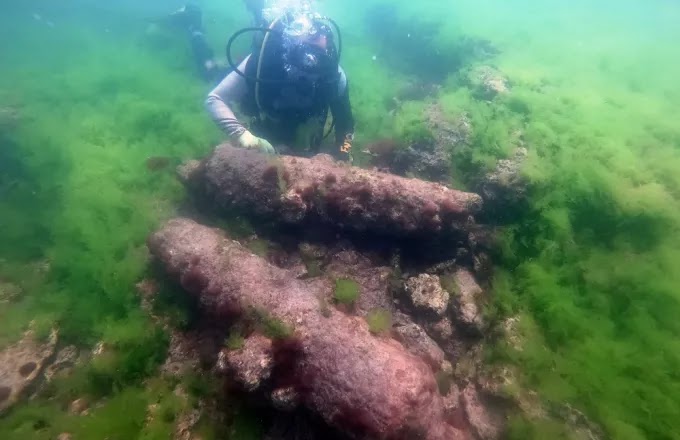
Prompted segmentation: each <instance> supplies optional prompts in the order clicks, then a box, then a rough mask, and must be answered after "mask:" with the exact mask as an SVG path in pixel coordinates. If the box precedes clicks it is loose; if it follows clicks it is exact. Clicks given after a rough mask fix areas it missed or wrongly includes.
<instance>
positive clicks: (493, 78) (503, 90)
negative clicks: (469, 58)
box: [468, 66, 510, 99]
mask: <svg viewBox="0 0 680 440" xmlns="http://www.w3.org/2000/svg"><path fill="white" fill-rule="evenodd" d="M468 80H469V82H470V85H471V86H472V89H473V90H474V92H475V93H476V94H477V95H478V96H479V97H481V98H483V99H493V98H495V97H496V96H498V95H504V94H507V93H509V92H510V85H509V84H508V79H507V78H506V77H505V76H504V75H503V74H502V73H501V72H499V71H498V70H497V69H494V68H493V67H491V66H479V67H476V68H474V69H472V70H471V71H470V73H469V74H468Z"/></svg>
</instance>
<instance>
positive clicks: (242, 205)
mask: <svg viewBox="0 0 680 440" xmlns="http://www.w3.org/2000/svg"><path fill="white" fill-rule="evenodd" d="M180 175H182V176H183V178H184V180H185V182H187V183H188V184H189V185H190V186H191V187H192V188H194V189H195V190H196V191H198V192H199V193H201V194H203V195H205V196H207V197H208V198H209V199H210V200H211V201H212V202H214V203H215V204H216V205H218V206H219V207H221V208H224V209H226V210H234V209H241V210H246V211H248V212H250V213H253V214H255V215H258V216H268V217H272V218H275V219H279V220H282V221H284V222H286V223H292V224H308V223H311V224H314V223H316V224H327V225H332V226H336V227H339V228H341V229H347V230H352V231H361V232H372V233H380V234H385V235H389V236H395V237H405V236H420V235H422V236H428V237H430V236H433V235H437V234H447V233H465V232H466V231H467V230H468V225H469V224H470V223H471V221H472V217H473V215H474V214H475V213H476V212H478V211H479V209H480V208H481V197H479V196H478V195H477V194H472V193H466V192H462V191H457V190H453V189H450V188H448V187H446V186H444V185H441V184H437V183H432V182H426V181H423V180H418V179H408V178H404V177H399V176H395V175H392V174H387V173H381V172H378V171H372V170H364V169H361V168H357V167H351V166H348V165H347V164H344V163H340V162H336V161H334V160H333V159H332V158H331V157H330V156H328V155H324V154H321V155H317V156H315V157H313V158H311V159H307V158H299V157H289V156H278V157H269V156H264V155H262V154H260V153H258V152H255V151H249V150H245V149H242V148H237V147H234V146H232V145H230V144H224V145H221V146H219V147H217V148H216V149H215V151H214V152H213V153H212V155H211V156H209V157H208V158H207V159H205V160H203V161H202V162H200V163H199V162H194V163H193V164H188V165H185V166H184V167H183V168H181V170H180Z"/></svg>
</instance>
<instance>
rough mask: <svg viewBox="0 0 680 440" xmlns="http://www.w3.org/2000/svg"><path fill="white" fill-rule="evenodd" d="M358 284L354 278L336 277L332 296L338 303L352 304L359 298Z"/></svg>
mask: <svg viewBox="0 0 680 440" xmlns="http://www.w3.org/2000/svg"><path fill="white" fill-rule="evenodd" d="M359 293H360V292H359V284H358V283H357V282H356V281H354V280H349V279H344V278H338V279H337V280H335V290H334V291H333V297H334V298H335V300H336V301H337V302H338V303H339V304H343V305H345V306H351V305H353V304H354V303H355V302H356V300H357V299H358V298H359Z"/></svg>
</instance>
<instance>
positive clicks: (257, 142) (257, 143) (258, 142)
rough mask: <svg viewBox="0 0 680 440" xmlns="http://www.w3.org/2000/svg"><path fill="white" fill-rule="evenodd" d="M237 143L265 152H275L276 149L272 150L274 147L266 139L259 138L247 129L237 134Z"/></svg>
mask: <svg viewBox="0 0 680 440" xmlns="http://www.w3.org/2000/svg"><path fill="white" fill-rule="evenodd" d="M238 144H239V145H240V146H241V147H243V148H252V149H256V150H259V151H261V152H263V153H265V154H276V150H274V147H272V144H270V143H269V141H268V140H266V139H262V138H259V137H257V136H255V135H254V134H252V133H251V132H249V131H248V130H246V131H244V132H243V134H242V135H241V136H239V138H238Z"/></svg>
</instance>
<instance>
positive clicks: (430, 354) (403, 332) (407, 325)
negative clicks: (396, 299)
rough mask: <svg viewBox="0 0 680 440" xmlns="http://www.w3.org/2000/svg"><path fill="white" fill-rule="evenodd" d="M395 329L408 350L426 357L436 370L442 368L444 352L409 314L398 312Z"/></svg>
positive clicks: (422, 357)
mask: <svg viewBox="0 0 680 440" xmlns="http://www.w3.org/2000/svg"><path fill="white" fill-rule="evenodd" d="M393 330H394V333H395V335H396V338H397V340H399V341H400V342H401V343H402V344H403V345H404V347H406V349H407V350H408V351H410V352H411V353H413V354H415V355H416V356H418V357H420V358H421V359H424V360H425V361H426V362H427V363H428V364H429V365H430V367H432V368H433V369H434V370H438V369H440V368H441V365H442V363H443V362H444V352H443V351H442V349H441V348H439V346H438V345H437V343H436V342H434V341H433V340H432V338H430V336H428V334H427V332H425V330H423V328H422V327H421V326H419V325H418V324H416V323H414V322H413V321H411V318H409V317H408V315H405V314H403V313H398V314H396V315H395V324H394V327H393Z"/></svg>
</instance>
